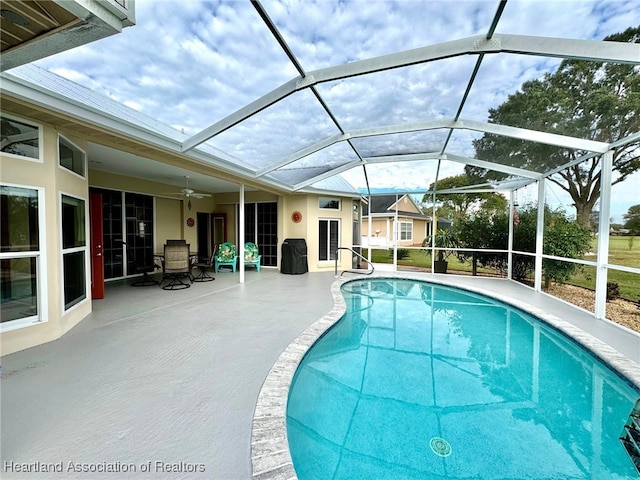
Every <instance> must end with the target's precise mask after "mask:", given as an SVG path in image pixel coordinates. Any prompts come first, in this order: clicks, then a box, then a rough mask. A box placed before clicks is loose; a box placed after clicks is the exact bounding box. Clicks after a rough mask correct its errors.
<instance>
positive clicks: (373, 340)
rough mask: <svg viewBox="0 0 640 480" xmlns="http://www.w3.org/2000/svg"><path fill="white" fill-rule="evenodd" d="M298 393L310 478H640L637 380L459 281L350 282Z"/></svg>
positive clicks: (307, 360)
mask: <svg viewBox="0 0 640 480" xmlns="http://www.w3.org/2000/svg"><path fill="white" fill-rule="evenodd" d="M342 291H343V295H344V298H345V302H346V306H347V311H346V313H345V315H344V317H343V318H342V319H341V320H340V321H339V322H338V323H337V324H336V325H335V326H334V327H333V328H331V329H330V330H329V331H328V332H327V333H326V334H325V335H324V336H323V337H322V338H321V339H320V340H319V341H318V342H317V343H316V344H315V345H314V346H313V347H312V348H311V349H310V350H309V351H308V352H307V354H306V356H305V357H304V359H303V361H302V362H301V364H300V366H299V367H298V369H297V371H296V374H295V376H294V379H293V382H292V385H291V389H290V391H289V399H288V404H287V419H286V421H287V434H288V441H289V448H290V452H291V456H292V458H293V465H294V467H295V470H296V473H297V475H298V478H299V479H301V480H305V479H316V478H321V479H332V478H333V479H342V478H344V479H355V478H368V479H371V478H393V479H402V478H438V479H456V478H481V479H505V478H522V479H524V478H526V479H537V478H563V479H564V478H571V479H573V478H580V479H582V478H585V479H601V478H603V479H604V478H606V479H616V478H620V479H622V478H637V475H636V473H635V470H634V468H633V466H632V464H631V462H630V460H629V458H628V457H627V456H626V453H625V452H624V450H623V448H622V446H621V445H620V442H619V441H618V436H619V435H620V433H621V430H622V426H623V425H624V423H625V421H626V419H627V416H628V414H629V411H630V410H631V408H632V406H633V404H634V401H635V399H636V398H637V396H638V394H639V392H638V390H637V389H636V388H634V387H632V386H631V385H630V384H629V383H627V382H626V381H624V380H623V379H621V378H620V377H619V376H617V375H616V374H615V373H613V372H612V371H611V370H610V369H609V368H608V367H607V366H605V365H604V364H603V363H601V362H600V361H598V360H597V359H596V358H595V357H594V356H593V355H591V354H590V353H589V352H587V351H586V350H585V349H584V348H582V347H580V346H578V345H577V344H575V343H574V342H572V341H570V340H568V339H567V338H566V337H565V336H564V335H563V334H561V333H559V332H558V331H556V330H555V329H553V328H551V327H549V326H547V325H546V324H544V323H542V322H540V321H538V320H536V319H535V318H534V317H531V316H529V315H528V314H526V313H523V312H521V311H519V310H517V309H515V308H513V307H511V306H508V305H505V304H502V303H500V302H497V301H495V300H492V299H489V298H487V297H484V296H481V295H477V294H474V293H470V292H466V291H464V290H459V289H455V288H451V287H446V286H441V285H436V284H430V283H426V282H420V281H409V280H398V279H372V280H362V281H354V282H349V283H346V284H345V285H343V288H342Z"/></svg>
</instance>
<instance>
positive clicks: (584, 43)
mask: <svg viewBox="0 0 640 480" xmlns="http://www.w3.org/2000/svg"><path fill="white" fill-rule="evenodd" d="M489 53H517V54H523V55H537V56H546V57H558V58H563V59H574V60H590V61H600V62H615V63H629V64H640V44H634V43H624V42H604V41H596V40H572V39H564V38H548V37H532V36H526V35H495V36H493V37H492V38H490V39H487V38H486V36H485V35H476V36H472V37H467V38H463V39H459V40H453V41H450V42H444V43H439V44H436V45H430V46H427V47H421V48H416V49H413V50H407V51H404V52H398V53H393V54H389V55H383V56H380V57H375V58H370V59H367V60H359V61H355V62H352V63H347V64H343V65H338V66H334V67H327V68H323V69H319V70H315V71H313V72H309V73H308V74H307V75H306V76H305V77H302V76H297V77H296V78H293V79H292V80H289V81H288V82H286V83H285V84H283V85H281V86H280V87H278V88H276V89H274V90H272V91H271V92H269V93H267V94H266V95H264V96H262V97H261V98H259V99H257V100H255V101H254V102H251V103H250V104H248V105H246V106H244V107H242V108H241V109H239V110H237V111H236V112H234V113H232V114H231V115H229V116H227V117H226V118H224V119H222V120H220V121H219V122H216V123H214V124H213V125H211V126H209V127H207V128H205V129H204V130H202V131H200V132H199V133H197V134H195V135H193V136H192V137H190V138H188V139H187V140H186V141H184V142H183V143H182V151H183V152H184V151H187V150H190V149H192V148H194V147H196V146H197V145H200V144H201V143H204V142H206V141H207V140H209V139H210V138H212V137H214V136H216V135H217V134H219V133H221V132H223V131H225V130H227V129H228V128H231V127H232V126H234V125H237V124H238V123H240V122H242V121H243V120H246V119H247V118H249V117H251V116H253V115H255V114H256V113H258V112H260V111H262V110H264V109H265V108H267V107H269V106H271V105H273V104H274V103H277V102H278V101H280V100H282V99H284V98H286V97H288V96H289V95H291V94H292V93H294V92H295V91H297V90H301V89H304V88H308V87H311V86H313V85H315V84H317V83H323V82H331V81H335V80H340V79H343V78H350V77H355V76H359V75H365V74H369V73H374V72H381V71H384V70H391V69H394V68H400V67H406V66H409V65H416V64H420V63H426V62H432V61H434V60H441V59H444V58H450V57H456V56H460V55H469V54H471V55H480V54H489Z"/></svg>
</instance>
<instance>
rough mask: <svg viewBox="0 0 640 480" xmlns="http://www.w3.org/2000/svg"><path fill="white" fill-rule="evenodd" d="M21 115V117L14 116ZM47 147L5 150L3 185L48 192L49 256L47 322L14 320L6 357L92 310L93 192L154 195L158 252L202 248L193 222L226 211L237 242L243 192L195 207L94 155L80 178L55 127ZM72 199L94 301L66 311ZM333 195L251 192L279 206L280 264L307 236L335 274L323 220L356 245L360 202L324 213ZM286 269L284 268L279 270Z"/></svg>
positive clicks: (43, 295)
mask: <svg viewBox="0 0 640 480" xmlns="http://www.w3.org/2000/svg"><path fill="white" fill-rule="evenodd" d="M12 117H13V115H12ZM15 118H17V119H19V120H24V121H26V122H28V123H37V122H31V121H30V120H29V119H28V118H24V117H20V116H15ZM40 125H41V126H42V143H41V144H40V150H41V152H42V153H41V158H42V161H32V160H29V159H25V158H22V157H17V156H15V155H8V154H1V153H0V162H1V163H0V173H1V175H0V182H1V183H2V184H3V185H9V186H18V187H24V188H36V189H41V191H42V192H43V193H42V195H43V200H44V201H42V200H40V202H39V205H38V208H39V210H42V212H43V213H42V214H41V218H42V220H41V222H42V223H41V225H40V229H39V238H40V244H41V255H40V257H41V258H40V263H39V270H38V282H39V285H40V290H39V292H38V302H39V305H40V307H39V312H40V321H38V322H35V323H33V324H30V325H28V326H23V325H20V326H15V325H11V322H9V323H7V324H6V325H3V326H2V335H1V340H0V341H1V343H0V348H1V352H2V354H3V355H6V354H10V353H13V352H16V351H19V350H23V349H25V348H29V347H32V346H35V345H39V344H42V343H46V342H49V341H52V340H55V339H57V338H59V337H60V336H62V335H63V334H65V333H66V332H68V331H69V330H70V329H71V328H72V327H74V326H75V325H77V324H78V323H79V322H80V321H81V320H82V319H83V318H85V317H86V316H87V315H88V314H89V313H91V311H92V300H91V258H90V247H91V245H90V223H91V222H90V217H89V189H90V187H96V188H103V189H111V190H116V191H122V192H130V193H139V194H145V195H150V196H153V197H154V221H153V225H154V227H153V228H154V249H155V251H156V252H161V251H162V248H163V246H164V243H165V240H166V239H170V238H184V239H185V240H187V242H188V243H190V244H191V245H197V224H195V225H193V226H192V227H189V226H188V225H187V219H188V218H193V219H194V220H195V221H196V222H197V215H196V213H197V212H198V211H200V212H208V213H212V212H215V213H225V214H226V215H227V228H226V230H227V237H228V240H229V241H232V242H234V243H237V238H236V230H237V228H236V225H237V221H238V219H237V215H236V208H237V205H238V203H239V194H238V193H237V192H233V193H223V194H220V193H218V194H214V195H212V196H211V197H207V198H204V199H194V198H192V199H191V209H189V208H188V206H187V202H186V201H185V200H184V199H179V198H171V197H170V196H168V192H178V191H179V190H180V189H179V188H177V187H175V186H173V185H166V184H163V183H157V182H152V181H147V180H143V179H139V178H131V177H127V176H123V175H116V174H112V173H107V172H102V171H97V170H88V166H89V160H90V159H89V158H87V162H86V164H85V172H86V174H85V176H84V177H82V176H79V175H77V174H74V173H72V172H70V171H68V170H66V169H65V168H63V167H60V166H59V165H58V162H59V160H58V131H57V130H56V129H55V128H54V127H53V126H51V125H42V124H40ZM64 136H65V138H66V139H68V140H70V141H72V142H73V143H74V144H75V145H76V146H77V147H78V148H80V149H82V150H83V151H85V152H86V146H87V144H86V141H84V140H82V139H78V138H74V137H73V136H72V135H67V134H65V135H64ZM62 194H65V195H70V196H73V197H75V198H78V199H81V200H83V201H84V203H85V239H86V253H85V272H86V278H85V285H86V286H85V291H86V297H85V298H84V299H82V300H81V301H79V302H78V303H77V304H75V305H73V306H72V307H70V308H69V309H68V310H67V311H64V287H63V285H64V282H63V258H62V238H61V236H62V235H61V232H62V213H61V195H62ZM321 197H327V196H326V195H319V194H303V193H296V194H285V195H276V194H273V193H269V192H260V191H250V192H246V194H245V202H246V203H250V202H265V201H268V202H277V203H278V215H279V218H278V241H279V245H278V248H279V252H278V258H279V261H280V256H281V246H282V242H283V241H284V239H286V238H304V239H305V240H306V242H307V248H308V266H309V271H310V272H320V271H332V270H333V269H334V267H335V261H334V260H322V261H321V260H319V246H318V236H319V231H320V230H319V222H320V220H321V219H322V220H325V221H326V220H338V221H339V222H340V228H339V235H340V236H339V238H338V241H337V244H338V245H339V246H351V245H352V244H353V243H354V241H353V238H352V237H353V235H352V230H353V201H354V200H353V198H351V197H339V196H331V198H335V199H338V200H339V201H340V208H339V209H323V208H320V206H319V200H320V198H321ZM294 211H298V212H301V214H302V219H301V221H300V222H298V223H296V222H294V221H293V219H292V217H291V214H292V213H293V212H294ZM339 258H340V261H339V264H338V268H339V269H341V270H344V269H349V268H351V255H350V254H349V253H348V252H346V251H342V252H341V253H340V255H339ZM278 267H279V265H278Z"/></svg>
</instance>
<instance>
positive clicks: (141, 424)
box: [0, 268, 334, 480]
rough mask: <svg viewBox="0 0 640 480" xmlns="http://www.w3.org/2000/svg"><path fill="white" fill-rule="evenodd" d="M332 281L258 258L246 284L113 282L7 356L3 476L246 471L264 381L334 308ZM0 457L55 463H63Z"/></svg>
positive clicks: (229, 474) (219, 279)
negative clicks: (47, 335) (259, 264)
mask: <svg viewBox="0 0 640 480" xmlns="http://www.w3.org/2000/svg"><path fill="white" fill-rule="evenodd" d="M333 281H334V277H333V275H332V274H305V275H282V274H280V273H279V272H277V271H275V270H269V269H265V268H263V269H262V271H261V272H259V273H258V272H255V270H249V269H247V272H246V283H245V284H243V285H240V284H238V274H237V273H236V274H233V273H230V272H229V273H227V272H220V273H218V274H217V275H216V280H215V281H213V282H208V283H194V284H193V286H192V287H191V288H189V289H186V290H179V291H165V290H162V289H161V288H159V287H155V286H153V287H137V288H136V287H131V286H129V285H128V284H129V283H131V281H128V282H127V283H126V284H123V283H121V282H120V283H119V284H117V285H116V284H108V286H107V291H106V298H105V299H104V300H100V301H95V302H94V312H93V313H92V314H91V315H90V316H89V317H88V318H86V319H85V320H83V321H82V322H81V323H80V324H79V325H77V326H76V327H75V328H74V329H73V330H71V331H70V332H69V333H67V334H66V335H65V336H63V337H62V338H61V339H59V340H57V341H55V342H51V343H48V344H46V345H41V346H38V347H35V348H31V349H28V350H25V351H22V352H18V353H16V354H13V355H7V356H5V357H3V358H2V391H1V401H2V403H1V404H0V407H1V414H2V418H1V420H2V470H1V472H2V473H1V474H0V477H1V478H3V479H5V478H7V479H8V478H28V479H51V478H60V479H63V478H64V479H67V478H91V479H94V478H95V479H100V478H108V479H114V480H115V479H127V478H136V479H138V478H139V479H143V478H154V479H155V478H158V479H161V478H167V479H177V478H202V479H205V478H206V479H246V478H249V477H250V476H251V472H250V468H251V467H250V436H251V421H252V417H253V411H254V408H255V404H256V399H257V397H258V393H259V391H260V387H261V385H262V382H263V381H264V379H265V377H266V375H267V373H268V372H269V369H270V368H271V366H272V364H273V363H274V362H275V361H276V359H277V358H278V355H279V354H280V353H281V352H282V350H284V349H285V348H286V346H287V345H288V344H289V342H291V341H292V340H293V339H294V338H295V337H296V336H297V335H298V334H299V333H300V332H302V331H303V330H304V329H305V328H306V327H307V326H308V325H309V324H311V323H313V322H314V321H315V320H317V319H318V318H319V317H321V316H322V315H323V314H324V313H326V312H327V311H328V310H329V309H330V308H331V305H332V297H331V292H330V285H331V283H332V282H333ZM6 462H14V465H16V464H24V463H29V464H32V465H33V463H34V462H40V464H41V465H40V467H42V466H43V464H45V463H53V464H54V467H56V465H55V464H57V463H59V462H62V467H63V472H61V473H57V472H53V473H49V472H42V471H41V472H34V471H31V472H27V473H18V472H16V471H15V469H14V471H13V472H11V471H10V470H11V465H10V464H9V465H8V464H7V463H6ZM69 462H74V464H76V463H77V464H80V465H79V468H84V467H87V468H102V469H105V468H110V467H113V468H116V469H117V468H120V471H117V472H113V473H111V472H104V473H103V472H73V471H70V470H69V469H68V466H69ZM104 462H106V464H104ZM149 462H151V468H150V472H143V471H141V470H142V469H143V468H146V467H147V466H148V463H149ZM156 462H160V463H157V464H156ZM83 464H85V465H83ZM130 464H131V465H133V466H134V467H135V470H136V471H135V472H133V468H128V470H129V471H128V472H126V471H124V469H125V468H127V467H130ZM33 466H34V467H36V468H37V467H38V464H37V463H36V464H35V465H33ZM40 469H41V468H40ZM194 469H195V470H196V471H190V470H194ZM202 470H204V471H202Z"/></svg>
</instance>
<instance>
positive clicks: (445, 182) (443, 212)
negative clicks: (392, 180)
mask: <svg viewBox="0 0 640 480" xmlns="http://www.w3.org/2000/svg"><path fill="white" fill-rule="evenodd" d="M472 185H473V183H472V181H471V179H470V178H469V177H468V176H467V175H456V176H453V177H446V178H443V179H441V180H438V181H437V182H434V183H432V184H431V185H430V186H429V191H431V192H433V191H435V192H436V203H439V204H440V205H439V207H438V209H437V210H436V214H437V216H438V217H442V218H449V219H457V218H462V217H464V216H465V215H468V214H469V213H470V210H471V209H472V207H475V208H491V209H503V208H504V207H505V206H506V204H507V200H506V198H505V197H504V196H502V195H500V194H499V193H493V192H481V193H438V192H439V191H441V190H449V189H453V188H462V187H469V186H472ZM422 201H423V203H428V204H430V203H431V202H432V201H433V196H432V194H430V193H427V194H425V195H424V197H423V198H422Z"/></svg>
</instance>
